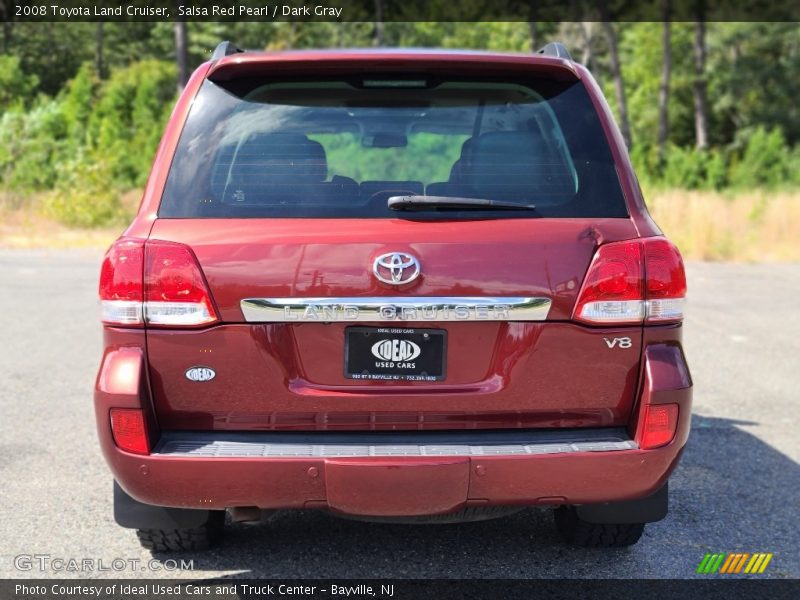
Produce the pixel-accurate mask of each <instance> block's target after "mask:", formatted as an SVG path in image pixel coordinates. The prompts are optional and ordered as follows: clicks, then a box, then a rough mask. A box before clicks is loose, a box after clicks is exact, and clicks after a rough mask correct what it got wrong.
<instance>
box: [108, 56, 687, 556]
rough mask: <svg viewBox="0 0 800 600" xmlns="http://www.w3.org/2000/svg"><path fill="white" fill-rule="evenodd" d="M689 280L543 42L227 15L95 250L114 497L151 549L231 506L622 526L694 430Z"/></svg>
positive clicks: (659, 495)
mask: <svg viewBox="0 0 800 600" xmlns="http://www.w3.org/2000/svg"><path fill="white" fill-rule="evenodd" d="M685 291H686V282H685V276H684V269H683V264H682V261H681V257H680V255H679V253H678V251H677V249H676V248H675V247H674V246H673V245H672V244H671V243H670V242H669V241H667V240H666V239H665V238H664V237H663V236H662V233H661V231H660V230H659V229H658V227H657V226H656V225H655V223H653V221H652V220H651V219H650V217H649V216H648V213H647V210H646V208H645V205H644V202H643V199H642V194H641V191H640V188H639V186H638V184H637V181H636V178H635V175H634V173H633V171H632V169H631V164H630V160H629V158H628V155H627V151H626V149H625V146H624V144H623V142H622V140H621V137H620V135H619V132H618V130H617V128H616V126H615V125H614V122H613V118H612V116H611V113H610V112H609V108H608V106H607V105H606V102H605V100H604V99H603V96H602V94H601V92H600V90H599V88H598V86H597V84H596V82H595V81H594V79H593V78H592V76H591V75H590V73H589V72H588V71H587V70H586V69H585V68H584V67H582V66H581V65H579V64H576V63H575V62H573V61H572V60H571V58H570V57H569V55H568V54H567V53H566V51H565V50H564V48H563V46H560V45H558V44H550V45H548V46H546V47H545V48H544V49H542V51H540V52H539V53H537V54H532V55H504V54H484V53H472V52H440V51H405V50H394V51H375V50H365V51H348V52H333V51H329V52H293V53H278V54H272V53H261V52H244V53H242V52H241V51H238V50H237V49H235V48H234V47H233V46H232V45H230V44H229V43H227V42H224V43H223V44H221V45H220V46H219V47H218V48H217V50H216V52H215V53H214V55H213V57H212V59H211V60H210V61H209V62H207V63H205V64H203V65H201V66H200V67H199V68H198V69H197V71H196V72H195V73H194V75H193V76H192V78H191V80H190V81H189V83H188V85H187V86H186V88H185V90H184V92H183V94H182V95H181V97H180V99H179V101H178V103H177V106H176V108H175V111H174V113H173V115H172V118H171V120H170V122H169V124H168V126H167V130H166V133H165V134H164V137H163V140H162V142H161V145H160V147H159V149H158V152H157V155H156V158H155V162H154V164H153V169H152V174H151V176H150V178H149V181H148V183H147V187H146V189H145V192H144V197H143V199H142V204H141V208H140V210H139V212H138V214H137V216H136V218H135V219H134V221H133V223H132V224H131V225H130V227H129V228H128V229H127V231H126V232H125V234H124V235H123V237H121V238H120V239H119V240H117V241H116V242H115V243H114V244H113V245H112V246H111V248H110V249H109V251H108V253H107V255H106V257H105V261H104V263H103V266H102V273H101V277H100V300H101V306H102V320H103V324H104V336H105V338H104V339H105V351H104V354H103V358H102V364H101V366H100V372H99V374H98V377H97V383H96V390H95V404H96V413H97V427H98V431H99V435H100V442H101V445H102V449H103V452H104V454H105V458H106V460H107V462H108V464H109V466H110V467H111V470H112V472H113V474H114V479H115V486H114V489H115V517H116V520H117V522H118V523H119V524H120V525H122V526H124V527H131V528H135V529H138V530H139V537H140V539H141V541H142V543H143V544H144V545H145V546H146V547H149V548H152V549H154V550H171V549H197V548H201V547H205V546H207V545H209V544H211V543H213V542H214V541H216V540H218V539H219V537H220V534H221V532H222V528H223V523H224V516H225V514H226V511H228V513H229V514H230V515H231V517H232V518H233V519H234V520H247V519H255V518H257V517H258V515H260V513H261V511H263V510H267V509H291V508H297V509H300V508H319V509H324V510H328V511H331V512H332V513H338V514H344V515H350V516H357V517H360V518H381V519H386V518H389V519H393V520H397V521H411V522H420V521H425V520H431V521H458V520H468V519H476V518H486V517H488V516H499V515H503V514H507V513H508V512H510V511H514V510H519V509H520V508H521V507H525V506H543V505H547V506H552V507H554V508H555V522H556V525H557V526H558V528H559V529H560V531H561V532H562V533H563V534H564V536H565V537H566V538H567V539H568V540H569V541H570V542H572V543H576V544H582V545H592V546H622V545H628V544H632V543H635V542H636V541H637V540H638V539H639V537H640V535H641V533H642V530H643V527H644V524H645V523H647V522H651V521H656V520H659V519H661V518H663V517H664V516H665V514H666V511H667V478H668V477H669V475H670V474H671V472H672V471H673V469H674V468H675V466H676V464H677V462H678V458H679V456H680V453H681V450H682V448H683V446H684V444H685V443H686V440H687V437H688V433H689V420H690V403H691V389H692V383H691V378H690V375H689V371H688V369H687V366H686V362H685V360H684V356H683V352H682V349H681V321H682V318H683V312H682V304H683V300H684V296H685Z"/></svg>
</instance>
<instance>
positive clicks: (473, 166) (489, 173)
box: [462, 131, 564, 196]
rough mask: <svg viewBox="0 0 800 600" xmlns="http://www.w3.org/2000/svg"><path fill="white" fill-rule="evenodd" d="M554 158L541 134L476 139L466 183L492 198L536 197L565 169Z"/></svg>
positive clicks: (488, 135)
mask: <svg viewBox="0 0 800 600" xmlns="http://www.w3.org/2000/svg"><path fill="white" fill-rule="evenodd" d="M558 163H560V161H558V160H557V159H556V160H554V158H553V157H552V156H551V153H550V151H549V149H548V147H547V144H546V143H545V141H544V139H542V137H541V135H540V134H537V133H534V132H530V131H498V132H492V133H485V134H483V135H481V136H479V137H478V138H474V139H473V141H472V143H471V144H470V147H469V158H468V160H467V161H466V163H465V164H464V165H463V166H462V169H463V180H464V182H465V183H466V184H468V185H469V186H471V187H472V189H474V190H475V191H476V192H478V193H484V194H486V195H488V196H498V195H503V194H504V193H509V194H530V193H535V192H536V191H537V190H540V189H541V188H542V187H546V186H547V184H548V182H551V180H552V175H553V172H554V170H555V171H562V172H563V168H564V167H563V165H561V164H558Z"/></svg>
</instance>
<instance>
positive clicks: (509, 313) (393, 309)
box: [240, 296, 551, 323]
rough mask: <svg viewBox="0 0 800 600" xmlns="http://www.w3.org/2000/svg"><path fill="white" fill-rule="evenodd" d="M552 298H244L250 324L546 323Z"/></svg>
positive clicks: (244, 308) (244, 306) (243, 304)
mask: <svg viewBox="0 0 800 600" xmlns="http://www.w3.org/2000/svg"><path fill="white" fill-rule="evenodd" d="M550 304H551V301H550V299H549V298H536V297H525V296H496V297H495V296H463V297H462V296H396V297H392V296H386V297H384V296H373V297H352V298H245V299H244V300H242V301H241V303H240V306H241V308H242V313H244V318H245V320H246V321H248V322H250V323H290V322H312V323H326V322H330V321H337V322H348V323H356V322H363V321H544V320H545V319H546V318H547V314H548V312H549V311H550Z"/></svg>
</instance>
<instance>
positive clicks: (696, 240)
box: [0, 190, 800, 262]
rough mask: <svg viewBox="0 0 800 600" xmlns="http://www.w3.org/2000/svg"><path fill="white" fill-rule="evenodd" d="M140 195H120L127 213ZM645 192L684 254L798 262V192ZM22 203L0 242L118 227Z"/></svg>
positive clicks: (45, 240)
mask: <svg viewBox="0 0 800 600" xmlns="http://www.w3.org/2000/svg"><path fill="white" fill-rule="evenodd" d="M139 194H140V192H137V191H133V192H129V193H127V194H125V195H124V196H123V197H122V199H121V201H122V203H123V206H125V208H126V209H127V210H128V211H129V212H131V214H132V213H133V212H135V211H136V208H137V207H138V201H139ZM645 196H646V198H647V205H648V208H649V209H650V212H651V214H652V215H653V218H654V219H655V220H656V222H657V223H658V225H659V226H660V227H661V229H663V230H664V233H665V234H666V235H668V236H669V237H670V239H671V240H673V241H674V242H675V243H676V244H677V245H678V247H679V248H680V249H681V252H682V253H683V255H684V257H685V258H687V259H693V260H714V261H743V262H779V261H800V192H775V193H771V192H766V191H752V192H743V193H738V194H733V195H726V194H721V193H716V192H697V191H695V192H689V191H682V190H669V191H654V192H652V193H650V194H646V195H645ZM0 200H2V198H0ZM18 205H19V204H18ZM23 205H24V206H26V207H27V208H24V209H19V208H17V209H13V208H11V206H10V204H9V203H8V202H2V201H0V247H12V248H75V247H79V248H106V247H107V246H108V245H109V244H110V243H111V242H112V241H113V240H114V239H115V238H116V237H117V236H118V235H119V234H120V232H121V229H122V228H121V227H109V228H103V229H73V228H69V227H65V226H64V225H61V224H59V223H56V222H54V221H52V220H50V219H47V218H45V217H43V216H42V215H41V211H40V210H39V209H38V208H37V206H38V205H39V203H38V202H37V199H36V198H32V199H30V198H29V199H27V200H26V201H25V202H24V203H23Z"/></svg>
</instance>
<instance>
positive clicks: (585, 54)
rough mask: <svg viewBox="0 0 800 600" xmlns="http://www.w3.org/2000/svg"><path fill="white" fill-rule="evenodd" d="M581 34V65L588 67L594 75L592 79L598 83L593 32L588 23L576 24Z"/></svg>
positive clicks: (598, 74)
mask: <svg viewBox="0 0 800 600" xmlns="http://www.w3.org/2000/svg"><path fill="white" fill-rule="evenodd" d="M578 27H579V29H580V32H581V45H582V46H583V47H582V48H581V63H583V64H584V65H586V66H587V67H589V70H590V71H591V72H592V75H594V78H595V79H596V80H597V81H598V83H599V82H600V69H599V68H598V66H597V56H596V55H595V52H594V32H593V31H592V23H590V22H589V21H581V22H580V23H578Z"/></svg>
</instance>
